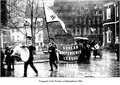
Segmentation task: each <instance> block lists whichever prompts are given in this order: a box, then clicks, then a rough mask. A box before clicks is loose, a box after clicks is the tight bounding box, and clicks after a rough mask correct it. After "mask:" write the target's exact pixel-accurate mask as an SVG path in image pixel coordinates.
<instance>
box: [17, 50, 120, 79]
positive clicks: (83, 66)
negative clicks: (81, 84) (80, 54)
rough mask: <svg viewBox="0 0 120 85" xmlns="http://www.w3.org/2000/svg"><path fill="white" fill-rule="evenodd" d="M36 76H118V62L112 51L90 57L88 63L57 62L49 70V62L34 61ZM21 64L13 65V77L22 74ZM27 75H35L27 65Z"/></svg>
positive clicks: (119, 68) (119, 66)
mask: <svg viewBox="0 0 120 85" xmlns="http://www.w3.org/2000/svg"><path fill="white" fill-rule="evenodd" d="M35 67H36V68H37V69H38V72H39V75H38V77H67V78H69V77H77V78H78V77H120V74H119V72H120V63H118V62H117V61H116V57H115V54H114V53H109V52H103V56H102V58H99V57H98V58H94V57H93V56H92V57H91V60H90V62H89V63H79V64H77V63H58V69H57V70H56V69H55V68H54V71H52V72H50V71H49V70H50V66H49V62H45V63H35ZM23 70H24V69H23V64H22V65H15V77H21V76H22V75H23ZM28 77H35V73H34V71H33V70H32V69H31V68H30V67H28Z"/></svg>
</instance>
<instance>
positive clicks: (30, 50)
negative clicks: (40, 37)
mask: <svg viewBox="0 0 120 85" xmlns="http://www.w3.org/2000/svg"><path fill="white" fill-rule="evenodd" d="M27 48H28V49H29V53H30V55H29V59H28V61H26V62H24V76H23V77H27V68H28V65H30V66H31V68H32V69H33V70H34V71H35V73H36V76H38V71H37V69H36V68H35V66H34V64H33V60H34V57H33V55H34V54H35V50H36V48H35V47H34V46H32V37H30V36H28V37H27Z"/></svg>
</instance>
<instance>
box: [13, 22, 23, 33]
mask: <svg viewBox="0 0 120 85" xmlns="http://www.w3.org/2000/svg"><path fill="white" fill-rule="evenodd" d="M11 23H12V24H13V25H14V26H15V28H17V29H18V30H19V31H20V32H21V33H22V34H23V35H25V34H24V33H23V32H22V31H21V30H20V29H19V28H18V27H17V26H16V25H15V24H14V23H13V22H12V21H11Z"/></svg>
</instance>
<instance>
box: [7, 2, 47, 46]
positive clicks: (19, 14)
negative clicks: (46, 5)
mask: <svg viewBox="0 0 120 85" xmlns="http://www.w3.org/2000/svg"><path fill="white" fill-rule="evenodd" d="M7 8H8V18H9V19H8V22H9V23H8V24H9V26H12V27H14V28H16V29H18V30H19V31H20V32H21V33H22V34H23V35H26V34H25V33H23V32H22V31H21V30H20V28H21V27H23V26H24V25H25V24H24V22H25V19H26V18H29V19H30V22H29V26H30V29H31V36H32V39H33V40H32V42H33V45H35V34H37V33H38V32H39V31H41V30H43V29H44V28H45V27H42V26H40V25H39V26H38V24H39V23H38V19H39V18H43V9H42V3H41V2H40V0H8V2H7ZM23 24H24V25H23ZM38 28H42V29H38ZM36 29H38V32H36ZM35 32H36V33H35Z"/></svg>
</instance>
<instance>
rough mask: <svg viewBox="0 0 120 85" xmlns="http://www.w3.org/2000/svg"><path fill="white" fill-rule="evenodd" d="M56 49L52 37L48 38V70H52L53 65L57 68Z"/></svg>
mask: <svg viewBox="0 0 120 85" xmlns="http://www.w3.org/2000/svg"><path fill="white" fill-rule="evenodd" d="M56 49H57V46H56V44H55V43H54V39H53V38H50V43H49V48H48V52H49V63H50V68H51V69H50V70H49V71H53V65H54V66H55V67H56V69H57V64H56V62H57V54H56Z"/></svg>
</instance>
